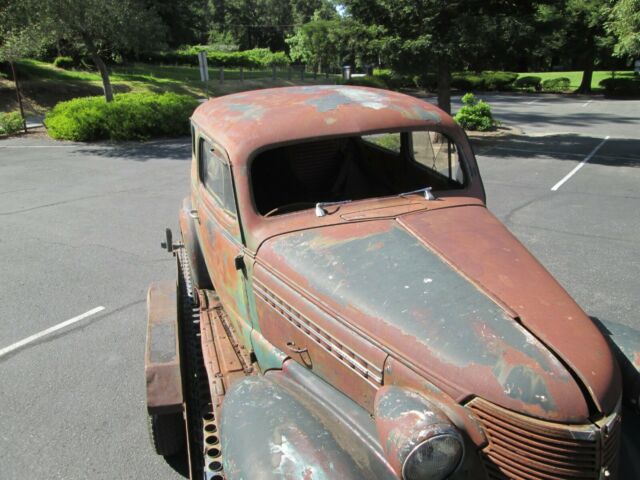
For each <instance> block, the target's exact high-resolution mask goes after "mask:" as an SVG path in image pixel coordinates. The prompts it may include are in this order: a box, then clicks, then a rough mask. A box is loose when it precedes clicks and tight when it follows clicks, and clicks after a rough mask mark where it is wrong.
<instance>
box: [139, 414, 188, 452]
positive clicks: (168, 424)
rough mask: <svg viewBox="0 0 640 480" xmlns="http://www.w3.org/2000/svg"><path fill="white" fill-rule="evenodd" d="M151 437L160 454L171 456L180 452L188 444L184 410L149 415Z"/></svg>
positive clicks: (148, 422) (155, 448) (152, 443)
mask: <svg viewBox="0 0 640 480" xmlns="http://www.w3.org/2000/svg"><path fill="white" fill-rule="evenodd" d="M147 424H148V427H149V439H150V440H151V445H152V446H153V448H154V450H155V451H156V453H157V454H158V455H162V456H164V457H169V456H171V455H175V454H177V453H180V452H181V451H182V450H183V449H184V447H185V444H186V439H185V425H184V419H183V417H182V412H176V413H166V414H164V415H148V416H147Z"/></svg>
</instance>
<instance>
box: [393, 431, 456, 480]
mask: <svg viewBox="0 0 640 480" xmlns="http://www.w3.org/2000/svg"><path fill="white" fill-rule="evenodd" d="M445 437H446V438H453V439H454V440H455V441H456V442H457V443H458V445H459V446H460V450H459V456H458V458H457V459H455V458H454V459H452V461H454V462H455V465H452V468H451V469H449V470H448V471H447V472H446V474H445V475H444V476H443V477H442V478H441V479H440V480H444V479H446V478H449V477H450V476H451V475H453V474H454V473H455V472H456V471H457V470H458V468H460V465H462V463H463V461H464V458H465V447H464V439H463V438H462V435H461V434H460V432H459V431H458V430H457V429H456V428H455V427H454V426H453V425H450V426H449V425H447V426H441V428H439V429H438V430H437V431H434V432H431V434H430V435H429V436H428V437H427V438H425V439H423V440H422V441H421V442H420V443H418V444H417V445H415V446H414V447H413V449H411V451H410V452H409V454H408V455H407V456H406V458H405V460H404V462H403V463H402V479H403V480H417V479H413V478H410V477H408V476H407V475H408V472H407V465H408V464H409V462H410V461H411V460H412V458H413V457H414V455H418V454H419V451H420V450H421V449H422V448H423V447H425V446H427V445H428V444H429V443H431V442H433V441H437V440H439V439H440V440H441V439H442V438H445Z"/></svg>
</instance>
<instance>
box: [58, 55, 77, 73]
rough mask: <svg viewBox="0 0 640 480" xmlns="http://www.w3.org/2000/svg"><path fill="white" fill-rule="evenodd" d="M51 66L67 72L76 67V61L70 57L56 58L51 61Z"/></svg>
mask: <svg viewBox="0 0 640 480" xmlns="http://www.w3.org/2000/svg"><path fill="white" fill-rule="evenodd" d="M53 66H54V67H58V68H64V69H65V70H68V69H70V68H73V67H75V66H76V61H75V60H74V59H73V58H71V57H56V58H55V60H54V61H53Z"/></svg>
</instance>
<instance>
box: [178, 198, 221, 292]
mask: <svg viewBox="0 0 640 480" xmlns="http://www.w3.org/2000/svg"><path fill="white" fill-rule="evenodd" d="M192 210H193V207H192V205H191V199H190V198H189V197H185V199H184V200H183V201H182V208H181V209H180V215H179V220H180V231H181V232H182V242H183V243H184V248H186V250H187V256H188V257H189V266H190V267H191V279H192V281H193V284H194V286H195V287H197V288H199V289H207V290H211V289H213V284H212V283H211V277H210V276H209V271H208V270H207V265H206V264H205V262H204V256H203V254H202V248H201V247H200V238H199V237H198V230H197V228H196V224H195V222H196V220H195V219H194V218H193V216H192V215H191V212H192Z"/></svg>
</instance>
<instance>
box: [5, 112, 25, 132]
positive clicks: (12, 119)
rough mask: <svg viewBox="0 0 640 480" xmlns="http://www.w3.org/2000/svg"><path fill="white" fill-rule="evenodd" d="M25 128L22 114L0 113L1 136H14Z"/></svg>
mask: <svg viewBox="0 0 640 480" xmlns="http://www.w3.org/2000/svg"><path fill="white" fill-rule="evenodd" d="M23 126H24V124H23V122H22V116H21V115H20V112H9V113H0V134H5V135H12V134H14V133H18V132H19V131H20V130H22V127H23Z"/></svg>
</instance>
